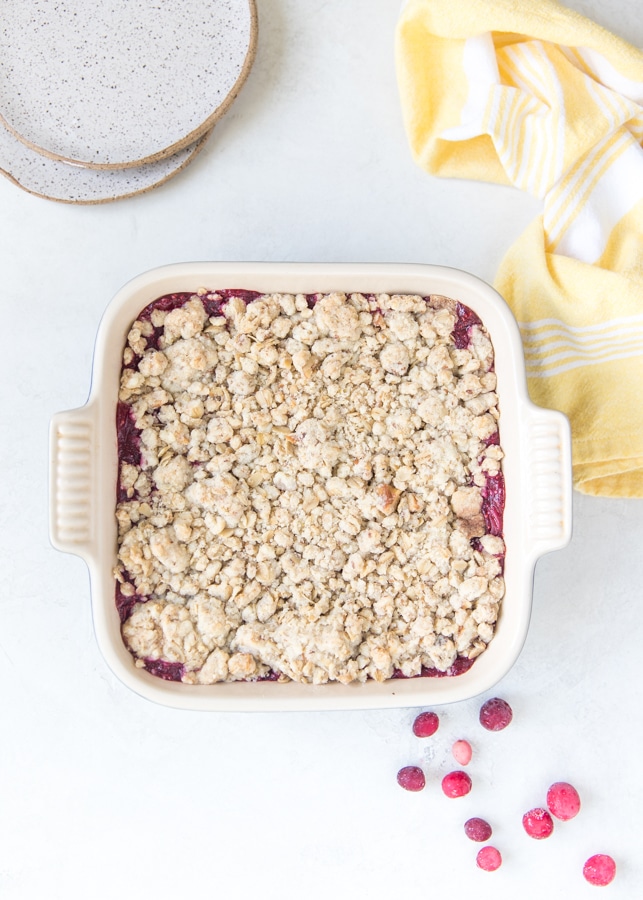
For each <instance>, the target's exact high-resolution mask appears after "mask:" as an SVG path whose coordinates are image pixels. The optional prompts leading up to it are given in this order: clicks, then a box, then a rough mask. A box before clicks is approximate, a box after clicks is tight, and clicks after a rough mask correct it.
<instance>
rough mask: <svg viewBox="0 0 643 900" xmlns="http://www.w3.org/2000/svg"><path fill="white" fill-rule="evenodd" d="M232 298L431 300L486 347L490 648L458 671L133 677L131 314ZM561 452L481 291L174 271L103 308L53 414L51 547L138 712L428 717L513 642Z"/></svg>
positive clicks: (491, 301)
mask: <svg viewBox="0 0 643 900" xmlns="http://www.w3.org/2000/svg"><path fill="white" fill-rule="evenodd" d="M199 288H207V289H208V290H213V291H215V290H224V289H241V290H249V291H259V292H261V293H271V292H282V293H293V294H295V293H305V294H312V293H317V292H322V293H326V292H330V291H341V292H345V293H346V292H361V293H391V294H392V293H404V294H420V295H422V296H428V295H429V294H442V295H444V296H446V297H450V298H452V299H454V300H459V301H460V302H461V303H463V304H465V305H466V306H468V307H470V308H471V309H472V310H473V311H474V312H475V313H476V314H477V315H478V316H479V318H480V319H481V320H482V323H483V324H484V325H485V327H486V329H487V331H488V333H489V336H490V338H491V341H492V343H493V347H494V353H495V371H496V375H497V379H498V385H497V394H498V398H499V409H500V423H499V424H500V435H501V443H502V447H503V450H504V452H505V458H504V460H503V464H502V468H503V474H504V478H505V485H506V504H505V511H504V528H503V536H504V539H505V544H506V558H505V571H504V576H505V584H506V592H505V597H504V599H503V601H502V606H501V612H500V616H499V619H498V622H497V625H496V631H495V635H494V638H493V640H492V641H491V643H490V644H489V645H488V647H487V649H486V650H485V651H484V652H483V653H482V654H481V655H480V656H479V657H478V658H477V659H476V660H475V663H474V665H473V666H472V667H471V668H470V669H468V671H466V672H464V673H462V674H460V675H457V676H448V677H440V678H431V677H418V678H408V679H391V680H389V681H385V682H381V683H378V682H375V681H368V682H366V683H354V684H349V685H342V684H339V683H329V684H324V685H310V684H300V683H296V682H289V683H285V684H283V683H278V682H272V681H261V682H232V683H218V684H214V685H188V684H183V683H180V682H171V681H164V680H162V679H160V678H158V677H156V676H154V675H152V674H150V673H149V672H147V671H146V670H145V669H141V668H137V667H135V665H134V660H133V658H132V656H131V654H130V652H129V651H128V649H127V648H126V646H125V644H124V643H123V640H122V637H121V631H120V619H119V615H118V612H117V609H116V605H115V601H114V576H113V568H114V565H115V563H116V552H117V526H116V519H115V504H116V484H117V473H118V458H117V440H116V404H117V398H118V389H119V378H120V370H121V362H122V352H123V348H124V346H125V343H126V339H127V334H128V332H129V330H130V327H131V325H132V323H133V321H134V320H135V319H136V317H137V315H138V314H139V312H140V311H141V310H142V309H143V308H144V307H145V306H147V305H148V304H149V303H151V302H152V301H154V300H156V299H157V298H159V297H161V296H163V295H165V294H170V293H178V292H192V291H194V292H196V291H197V290H198V289H199ZM571 494H572V482H571V444H570V434H569V427H568V423H567V420H566V418H565V417H564V416H563V415H562V414H561V413H558V412H554V411H552V410H546V409H541V408H539V407H537V406H535V405H534V404H533V403H531V401H530V400H529V398H528V395H527V387H526V378H525V369H524V360H523V351H522V344H521V340H520V334H519V331H518V327H517V324H516V322H515V320H514V318H513V316H512V314H511V312H510V310H509V308H508V307H507V305H506V303H505V302H504V300H503V299H502V298H501V297H500V296H499V294H497V293H496V291H494V290H493V288H491V287H489V285H487V284H485V283H484V282H483V281H481V280H479V279H478V278H476V277H474V276H472V275H469V274H467V273H465V272H462V271H459V270H457V269H450V268H445V267H440V266H431V265H387V264H363V265H362V264H337V265H335V264H315V263H208V262H204V263H181V264H177V265H171V266H165V267H162V268H158V269H153V270H152V271H150V272H146V273H144V274H142V275H139V276H138V277H137V278H135V279H133V280H132V281H130V282H129V283H128V284H127V285H125V287H123V288H122V289H121V290H120V291H119V292H118V294H117V295H116V296H115V297H114V298H113V300H112V301H111V303H110V304H109V306H108V307H107V309H106V311H105V314H104V316H103V318H102V321H101V323H100V327H99V331H98V335H97V340H96V347H95V352H94V362H93V372H92V388H91V392H90V396H89V399H88V401H87V403H86V404H85V406H83V407H81V408H79V409H74V410H69V411H66V412H61V413H58V414H57V415H56V416H54V418H53V419H52V423H51V431H50V535H51V542H52V544H53V545H54V547H56V548H57V549H59V550H61V551H63V552H67V553H73V554H76V555H78V556H80V557H82V558H83V559H84V560H85V562H86V563H87V566H88V568H89V572H90V579H91V599H92V611H93V620H94V627H95V631H96V637H97V640H98V644H99V646H100V649H101V652H102V653H103V655H104V657H105V659H106V661H107V663H108V665H109V666H110V668H111V669H112V671H113V672H114V673H115V674H116V675H117V676H118V678H120V680H121V681H123V682H124V683H125V684H126V685H127V686H128V687H130V688H131V689H132V690H134V691H135V692H137V693H138V694H140V695H141V696H143V697H146V698H147V699H149V700H153V701H156V702H158V703H161V704H164V705H167V706H172V707H176V708H182V709H200V710H314V709H365V708H381V707H403V706H428V705H435V704H440V703H447V702H453V701H458V700H464V699H467V698H470V697H473V696H475V695H477V694H479V693H482V692H483V691H486V690H488V689H489V688H490V687H492V686H493V685H494V684H495V683H496V682H497V681H498V680H500V679H501V678H502V677H503V676H504V675H505V674H506V673H507V672H508V671H509V669H510V668H511V666H512V665H513V663H514V662H515V660H516V658H517V657H518V654H519V653H520V650H521V648H522V645H523V643H524V641H525V637H526V634H527V628H528V625H529V617H530V612H531V603H532V584H533V573H534V566H535V563H536V560H537V559H538V558H539V557H540V556H542V555H543V554H544V553H547V552H549V551H551V550H556V549H560V548H562V547H564V546H565V545H566V544H567V542H568V541H569V539H570V536H571Z"/></svg>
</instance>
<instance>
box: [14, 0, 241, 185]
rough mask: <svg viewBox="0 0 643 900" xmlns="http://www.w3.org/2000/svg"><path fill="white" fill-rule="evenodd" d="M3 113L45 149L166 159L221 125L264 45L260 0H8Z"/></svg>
mask: <svg viewBox="0 0 643 900" xmlns="http://www.w3.org/2000/svg"><path fill="white" fill-rule="evenodd" d="M1 24H2V27H1V28H0V98H1V99H0V120H1V121H2V122H3V123H4V124H5V125H6V127H7V128H8V129H9V130H10V131H11V132H12V133H13V134H15V136H16V137H17V138H19V139H20V140H22V141H23V142H24V143H25V144H26V145H27V146H29V147H31V148H32V149H34V150H37V151H38V152H39V153H41V154H44V155H46V156H49V157H51V158H53V159H58V160H61V161H63V162H68V163H76V164H80V165H84V166H89V167H95V168H124V167H126V166H140V165H143V164H146V163H150V162H155V161H157V160H159V159H163V158H165V157H167V156H171V155H172V154H174V153H176V152H177V151H179V150H181V149H183V148H184V147H187V146H188V145H190V144H194V142H195V141H196V140H197V139H198V138H199V137H200V136H201V135H202V134H204V133H205V132H206V131H209V129H210V128H211V127H212V125H213V124H214V122H215V121H216V120H217V118H219V116H221V115H222V114H223V113H224V112H225V110H226V109H227V108H228V106H229V105H230V103H231V102H232V101H233V100H234V98H235V96H236V94H237V92H238V91H239V89H240V88H241V85H242V84H243V82H244V80H245V78H246V77H247V74H248V72H249V70H250V67H251V65H252V61H253V59H254V52H255V44H256V31H257V28H256V10H255V5H254V0H161V2H159V0H136V2H135V3H134V2H130V0H100V2H99V3H92V2H88V0H57V2H55V3H53V2H51V0H29V2H28V3H25V2H24V0H3V3H2V18H1Z"/></svg>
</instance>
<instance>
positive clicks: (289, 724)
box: [0, 0, 643, 900]
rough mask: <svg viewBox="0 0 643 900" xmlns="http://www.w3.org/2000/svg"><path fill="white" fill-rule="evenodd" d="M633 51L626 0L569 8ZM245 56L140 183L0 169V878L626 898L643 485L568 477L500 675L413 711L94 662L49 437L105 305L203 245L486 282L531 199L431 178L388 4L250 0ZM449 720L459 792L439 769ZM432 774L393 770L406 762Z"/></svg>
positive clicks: (444, 761)
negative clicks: (176, 693)
mask: <svg viewBox="0 0 643 900" xmlns="http://www.w3.org/2000/svg"><path fill="white" fill-rule="evenodd" d="M571 5H573V6H574V8H576V9H579V10H580V11H582V12H585V13H587V14H589V15H592V16H594V17H595V18H596V19H597V20H598V21H600V22H601V24H603V25H605V26H607V27H609V28H611V29H612V30H614V31H616V32H618V33H620V34H622V35H623V36H625V37H628V38H629V39H630V40H632V41H633V42H635V43H638V44H639V45H643V23H642V21H641V18H640V10H639V3H638V0H609V2H602V3H599V2H597V0H574V2H573V3H572V4H571ZM258 6H259V13H260V38H259V50H258V54H257V60H256V64H255V68H254V70H253V72H252V73H251V75H250V78H249V81H248V83H247V85H246V88H245V89H244V91H242V93H241V95H240V97H239V98H238V100H237V102H236V103H235V105H234V106H233V108H232V109H231V111H230V113H229V114H228V115H227V116H226V117H225V119H224V120H223V121H222V122H221V123H220V125H218V126H217V128H216V129H215V132H214V134H213V136H212V139H211V141H210V142H209V143H208V145H207V147H206V149H205V150H204V151H203V153H202V154H201V156H200V157H199V158H198V159H197V160H196V161H195V162H194V163H193V165H191V166H190V167H188V169H187V170H186V171H185V172H184V173H182V174H181V175H179V176H178V177H177V178H176V179H175V180H173V181H171V182H169V183H168V184H167V185H165V186H164V187H161V188H159V189H158V190H156V191H153V192H152V193H150V194H147V195H145V196H142V197H138V198H133V199H131V200H126V201H121V202H119V203H115V204H111V205H106V206H102V207H70V206H63V205H57V204H54V203H49V202H47V201H43V200H39V199H36V198H34V197H31V196H29V195H27V194H26V193H23V192H22V191H20V190H19V189H18V188H16V187H15V186H13V185H12V184H10V183H9V181H6V180H4V179H0V263H1V266H0V304H1V310H2V328H1V329H0V342H1V344H2V351H1V353H0V366H1V367H2V369H1V381H0V384H1V385H2V398H3V406H2V409H3V412H4V415H3V422H2V435H3V437H2V442H1V447H0V454H1V468H0V472H1V473H2V477H1V481H0V484H1V487H0V491H1V492H2V502H1V505H0V523H1V529H2V531H1V535H2V541H1V545H0V546H1V549H2V558H3V562H2V576H3V577H2V591H1V595H0V618H1V622H0V685H1V687H0V726H1V728H0V735H1V736H0V896H2V897H3V898H7V900H32V898H33V900H36V898H37V900H40V898H43V897H47V898H48V900H57V898H65V900H77V898H78V900H80V898H83V900H85V898H91V900H107V898H109V900H112V898H114V897H125V898H129V897H135V896H143V895H149V896H152V897H154V900H166V898H168V900H169V898H177V897H180V896H182V897H190V896H199V897H201V896H203V897H208V896H227V897H238V898H241V900H245V898H250V897H252V896H258V897H259V896H260V897H262V898H266V900H273V898H274V900H276V898H280V900H291V898H293V900H294V898H297V900H299V898H301V897H305V898H307V900H317V898H324V897H331V896H334V897H337V898H342V900H343V898H351V897H354V896H360V897H370V898H375V900H379V898H389V897H398V898H399V897H403V896H420V897H432V896H436V897H441V898H448V897H458V898H462V897H467V896H472V895H474V894H475V895H476V896H477V897H479V898H483V900H484V898H494V900H504V898H507V900H509V898H511V900H513V898H516V897H525V898H527V900H531V898H539V897H542V896H547V897H550V898H563V897H564V898H572V900H575V898H579V900H582V898H584V897H591V896H594V895H595V891H596V890H597V889H596V888H592V887H590V886H589V885H586V884H585V882H584V880H583V878H582V875H581V869H582V864H583V862H584V860H585V859H586V858H587V857H588V856H590V855H591V854H593V853H595V852H600V851H602V852H607V853H611V854H612V855H613V856H614V857H615V858H616V860H617V863H618V866H619V872H618V875H617V880H616V881H615V882H614V883H613V884H612V885H611V886H610V887H608V888H605V889H604V890H605V894H604V896H609V897H613V898H622V900H637V898H638V897H640V896H643V866H642V862H641V850H640V841H639V839H638V827H637V826H638V823H639V819H640V815H639V814H640V809H641V802H642V800H643V787H642V778H641V764H640V747H641V742H642V740H643V724H642V721H641V718H642V714H641V710H642V707H643V702H642V701H643V697H642V693H643V692H642V690H641V683H642V677H641V651H640V647H641V645H642V644H643V625H642V621H641V614H640V607H641V600H642V596H641V594H642V590H641V584H642V583H643V554H642V553H641V546H642V545H643V502H641V501H607V500H593V499H589V498H585V497H581V496H579V495H576V498H575V533H574V538H573V541H572V543H571V545H570V546H569V548H568V549H566V550H564V551H561V552H558V553H556V554H552V555H550V556H549V557H546V558H545V559H543V560H542V561H541V562H540V563H539V564H538V568H537V572H536V583H535V602H534V612H533V619H532V626H531V630H530V633H529V637H528V640H527V644H526V646H525V649H524V651H523V653H522V655H521V657H520V659H519V661H518V663H517V664H516V666H515V667H514V669H513V670H512V671H511V672H510V674H509V675H508V676H507V677H506V678H505V679H504V681H503V682H502V683H501V684H500V685H499V686H498V687H497V689H496V690H495V691H494V692H493V693H497V694H498V695H500V696H503V697H505V698H506V699H508V700H509V701H510V702H511V703H512V705H513V707H514V710H515V718H514V723H513V724H512V726H511V727H510V728H509V729H508V730H507V731H505V732H502V733H499V734H488V733H486V732H483V730H482V729H481V727H480V726H479V725H478V723H477V711H478V708H479V705H480V701H478V700H476V701H471V702H469V703H463V704H459V705H456V706H451V707H448V708H444V709H443V710H442V711H441V715H442V726H441V729H440V730H439V732H438V734H437V735H436V737H435V738H434V739H432V740H429V741H424V742H421V741H418V740H417V739H415V738H414V737H413V735H412V734H411V731H410V726H411V722H412V720H413V717H414V714H415V711H414V710H407V711H396V710H392V711H387V712H377V711H375V712H364V713H362V712H350V713H320V714H270V715H253V714H248V715H241V714H237V715H231V714H230V715H223V714H205V713H185V712H178V711H173V710H169V709H164V708H161V707H157V706H154V705H152V704H150V703H147V702H146V701H144V700H141V699H140V698H138V697H137V696H135V695H134V694H132V693H130V692H129V691H128V690H127V689H126V688H124V687H123V686H122V685H121V684H120V683H119V682H117V681H116V679H115V678H114V677H113V676H112V674H111V673H110V671H109V670H108V669H107V667H106V665H105V663H104V662H103V660H102V658H101V656H100V655H99V652H98V649H97V647H96V644H95V640H94V636H93V632H92V623H91V616H90V605H89V597H88V578H87V574H86V571H85V568H84V564H83V563H81V562H80V561H79V560H77V559H75V558H73V557H70V556H63V555H61V554H58V553H56V552H55V551H54V550H52V549H51V547H50V545H49V542H48V538H47V429H48V422H49V418H50V416H51V415H52V413H54V412H56V411H58V410H61V409H66V408H70V407H73V406H78V405H80V404H82V403H83V402H84V400H85V398H86V396H87V393H88V389H89V378H90V368H91V356H92V348H93V341H94V336H95V333H96V328H97V325H98V321H99V319H100V316H101V313H102V311H103V309H104V307H105V306H106V304H107V303H108V301H109V300H110V298H111V297H112V295H113V294H114V293H115V292H116V291H117V290H118V288H120V287H121V285H122V284H123V283H124V282H126V281H127V280H128V279H129V278H131V277H132V276H134V275H136V274H138V273H139V272H142V271H144V270H146V269H148V268H151V267H152V266H156V265H161V264H164V263H169V262H176V261H183V260H193V259H213V260H226V259H232V260H235V259H241V260H248V259H257V260H263V259H265V260H320V261H362V260H365V261H401V262H431V263H440V264H446V265H453V266H458V267H460V268H465V269H468V270H470V271H472V272H474V273H475V274H477V275H479V276H481V277H483V278H486V279H487V280H491V279H492V277H493V274H494V271H495V269H496V266H497V264H498V262H499V260H500V258H501V256H502V254H503V252H504V250H505V249H506V248H507V247H508V245H509V244H510V242H511V241H512V239H513V238H514V237H515V236H516V235H517V234H518V233H519V232H520V231H521V230H522V229H523V228H524V227H525V226H526V225H527V223H528V222H529V221H530V220H531V218H532V217H533V216H534V215H535V214H536V213H537V211H538V204H537V203H536V201H534V200H531V199H529V198H527V197H525V196H523V195H521V194H519V193H517V192H515V191H513V190H510V189H503V188H500V187H496V186H491V185H482V184H473V183H466V182H456V181H449V182H447V181H438V180H436V179H432V178H431V177H429V176H428V175H426V174H424V173H423V172H421V171H420V170H419V169H416V168H415V167H414V165H413V163H412V161H411V158H410V154H409V152H408V150H407V147H406V143H405V138H404V134H403V131H402V124H401V118H400V112H399V104H398V99H397V91H396V85H395V78H394V68H393V54H392V43H393V30H394V24H395V20H396V17H397V11H398V7H399V4H398V0H377V2H373V0H351V3H346V2H342V0H331V2H325V3H323V2H313V0H259V3H258ZM456 737H468V738H469V739H470V740H471V742H472V744H473V746H474V753H475V756H474V760H473V762H472V763H471V765H470V767H469V771H470V773H471V776H472V778H473V780H474V790H473V792H472V793H471V794H470V795H469V797H467V798H465V799H463V800H460V801H450V800H447V799H446V798H444V797H443V795H442V793H441V791H440V788H439V781H440V779H441V776H442V774H444V773H445V772H446V771H448V767H449V758H448V754H449V747H450V745H451V743H452V740H454V739H455V738H456ZM409 763H421V764H426V771H427V782H428V783H427V788H426V790H425V791H424V792H423V793H420V794H416V795H412V794H408V793H405V792H403V791H402V790H400V789H399V788H398V787H397V785H396V782H395V774H396V772H397V769H398V768H399V767H400V766H401V765H405V764H409ZM559 779H568V780H571V781H572V782H573V783H575V784H576V786H577V787H578V789H579V791H580V793H581V795H582V798H583V809H582V811H581V814H580V815H579V817H578V818H577V819H575V820H573V821H572V822H569V823H567V824H562V825H560V827H557V828H556V831H555V833H554V835H553V837H552V838H550V839H549V840H548V841H545V842H535V841H532V840H530V839H529V838H527V837H526V835H525V834H524V832H523V831H522V827H521V824H520V820H521V816H522V813H523V812H524V811H526V810H527V809H529V808H530V807H532V806H537V805H540V804H541V803H543V802H544V795H545V791H546V789H547V787H548V785H549V784H550V783H551V782H552V781H554V780H559ZM471 815H481V816H483V817H487V818H488V819H489V820H490V821H491V823H492V824H493V826H494V828H495V835H494V839H493V842H494V843H495V844H496V846H498V847H499V848H500V850H501V851H502V853H503V855H504V859H505V862H504V865H503V867H502V868H501V869H500V870H499V871H498V872H496V873H490V874H487V873H483V872H480V871H479V870H477V869H476V867H475V864H474V858H475V853H476V849H477V845H475V844H473V843H471V842H469V841H468V840H467V839H466V838H465V837H464V834H463V832H462V823H463V822H464V820H465V819H466V818H468V817H469V816H471Z"/></svg>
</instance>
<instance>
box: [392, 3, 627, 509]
mask: <svg viewBox="0 0 643 900" xmlns="http://www.w3.org/2000/svg"><path fill="white" fill-rule="evenodd" d="M396 62H397V73H398V82H399V88H400V96H401V100H402V108H403V115H404V121H405V126H406V130H407V134H408V137H409V142H410V145H411V149H412V151H413V154H414V157H415V159H416V161H417V162H418V163H419V164H420V165H421V166H423V167H424V168H425V169H427V170H428V171H429V172H431V173H433V174H436V175H442V176H447V177H448V176H450V177H457V178H475V179H480V180H484V181H494V182H498V183H500V184H510V185H515V186H516V187H518V188H521V189H522V190H525V191H528V192H529V193H531V194H533V195H534V196H536V197H540V198H542V201H543V213H542V215H541V216H539V218H538V219H537V220H536V221H535V222H533V223H532V225H531V226H530V227H529V228H528V229H527V231H526V232H525V233H524V234H523V235H522V236H521V237H520V238H519V239H518V240H517V242H516V243H515V244H514V245H513V246H512V247H511V248H510V249H509V251H508V253H507V255H506V256H505V258H504V260H503V262H502V264H501V266H500V269H499V271H498V274H497V277H496V287H497V289H498V290H499V291H500V293H501V294H502V295H503V296H504V297H505V298H506V300H507V302H508V303H509V305H510V306H511V308H512V310H513V312H514V314H515V316H516V319H517V320H518V324H519V326H520V330H521V333H522V338H523V343H524V348H525V358H526V364H527V377H528V386H529V391H530V394H531V397H532V398H533V400H534V401H535V402H536V403H538V404H540V405H541V406H547V407H552V408H555V409H560V410H562V411H563V412H564V413H566V415H567V416H568V417H569V419H570V422H571V428H572V440H573V465H574V484H575V486H576V487H577V488H578V489H579V490H581V491H584V492H586V493H589V494H596V495H602V496H612V497H641V496H643V148H642V146H641V143H642V140H643V53H642V52H641V51H640V50H637V49H636V48H634V47H632V46H631V45H630V44H628V43H626V42H625V41H623V40H621V39H619V38H617V37H616V36H614V35H613V34H610V33H609V32H608V31H606V30H605V29H603V28H601V27H599V26H598V25H596V24H595V23H594V22H591V21H590V20H588V19H586V18H584V17H583V16H581V15H579V14H577V13H575V12H572V11H571V10H569V9H567V8H565V7H563V6H561V5H560V4H558V3H556V2H555V0H408V2H407V3H406V4H405V5H404V6H403V9H402V12H401V15H400V19H399V22H398V28H397V35H396Z"/></svg>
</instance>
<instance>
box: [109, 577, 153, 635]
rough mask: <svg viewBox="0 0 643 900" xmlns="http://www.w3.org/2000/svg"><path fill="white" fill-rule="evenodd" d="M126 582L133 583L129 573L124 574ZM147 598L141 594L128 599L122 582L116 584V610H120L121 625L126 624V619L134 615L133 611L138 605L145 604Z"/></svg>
mask: <svg viewBox="0 0 643 900" xmlns="http://www.w3.org/2000/svg"><path fill="white" fill-rule="evenodd" d="M124 575H125V578H126V580H127V581H128V582H129V583H131V579H130V576H129V574H128V573H127V572H125V573H124ZM147 599H148V598H147V597H141V596H140V595H139V594H132V596H131V597H126V596H125V594H123V591H122V590H121V585H120V582H118V581H117V582H116V609H117V610H118V615H119V617H120V620H121V624H122V623H123V622H125V620H126V619H129V617H130V616H131V614H132V610H133V609H134V606H135V605H136V604H137V603H145V601H146V600H147Z"/></svg>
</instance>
